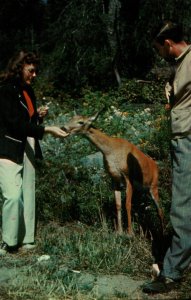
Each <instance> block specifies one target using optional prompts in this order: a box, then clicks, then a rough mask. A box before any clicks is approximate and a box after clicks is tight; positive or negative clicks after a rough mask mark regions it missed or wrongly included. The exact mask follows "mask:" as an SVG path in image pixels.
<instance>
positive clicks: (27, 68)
mask: <svg viewBox="0 0 191 300" xmlns="http://www.w3.org/2000/svg"><path fill="white" fill-rule="evenodd" d="M22 75H23V76H22V77H23V82H24V83H25V84H31V82H32V80H33V78H35V77H36V67H35V65H33V64H29V65H28V64H25V65H24V67H23V74H22Z"/></svg>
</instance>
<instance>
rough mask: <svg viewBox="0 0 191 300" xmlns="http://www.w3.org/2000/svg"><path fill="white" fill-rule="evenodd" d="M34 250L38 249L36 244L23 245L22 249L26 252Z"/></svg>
mask: <svg viewBox="0 0 191 300" xmlns="http://www.w3.org/2000/svg"><path fill="white" fill-rule="evenodd" d="M34 248H36V245H35V244H23V246H22V249H24V250H32V249H34Z"/></svg>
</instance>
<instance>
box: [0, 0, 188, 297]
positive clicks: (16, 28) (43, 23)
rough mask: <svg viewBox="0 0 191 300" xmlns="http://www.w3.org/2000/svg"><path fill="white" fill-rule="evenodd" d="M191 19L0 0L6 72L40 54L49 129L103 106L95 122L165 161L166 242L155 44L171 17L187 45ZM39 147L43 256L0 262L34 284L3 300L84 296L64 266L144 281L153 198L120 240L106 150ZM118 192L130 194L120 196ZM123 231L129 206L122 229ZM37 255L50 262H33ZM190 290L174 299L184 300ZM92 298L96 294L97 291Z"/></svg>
mask: <svg viewBox="0 0 191 300" xmlns="http://www.w3.org/2000/svg"><path fill="white" fill-rule="evenodd" d="M190 15H191V2H190V1H189V0H183V1H178V0H166V1H164V0H160V1H159V0H105V1H104V0H83V1H82V0H70V1H68V0H6V1H4V0H0V44H1V48H0V71H3V70H4V68H5V67H6V64H7V62H8V60H9V58H10V57H11V56H12V55H13V54H14V53H15V52H16V51H17V50H20V49H26V50H28V51H35V52H37V53H38V54H39V56H40V60H41V63H40V68H39V71H38V76H37V78H36V80H35V83H34V89H35V93H36V96H37V99H38V103H39V105H41V104H42V105H46V104H47V103H48V104H49V106H50V108H49V115H48V117H47V118H46V120H45V124H57V125H60V126H62V125H63V124H64V123H65V122H66V121H67V120H68V119H69V118H70V117H71V116H73V114H74V111H75V112H77V113H79V114H84V115H91V114H94V113H95V112H97V111H98V110H100V109H101V108H103V106H104V107H105V110H104V112H102V114H101V115H100V116H99V118H98V119H97V121H96V124H95V126H96V127H98V128H100V129H101V130H103V131H104V132H105V133H107V134H108V135H111V136H117V137H123V138H126V139H128V140H129V141H130V142H132V143H134V144H135V145H137V146H138V147H139V148H141V150H142V151H144V152H145V153H146V154H148V155H150V156H151V157H152V158H153V159H155V160H156V161H157V163H158V165H159V175H160V176H159V195H160V200H161V205H162V207H163V209H164V213H165V219H166V220H165V234H166V236H167V237H169V236H170V234H171V226H170V222H169V210H170V193H171V166H170V149H169V126H168V117H169V116H168V111H166V110H165V109H164V107H165V104H166V99H165V95H164V84H165V81H166V79H167V78H168V76H169V75H170V68H169V66H168V65H167V64H166V62H165V61H164V60H162V59H161V58H159V57H158V56H157V55H156V53H155V51H154V49H153V47H152V40H153V36H154V34H155V33H156V31H157V29H158V28H159V26H160V24H161V22H162V21H164V20H167V19H170V20H173V21H175V22H181V23H182V24H183V27H184V29H185V39H186V40H187V41H188V42H189V41H190V39H191V30H190V29H191V22H190ZM41 146H42V150H43V154H44V160H43V161H39V162H38V164H37V180H36V199H37V212H38V214H37V215H38V225H37V226H38V227H37V242H38V243H37V245H38V247H37V250H36V252H35V253H34V255H33V256H30V257H29V256H28V257H25V256H24V257H22V258H21V257H20V256H19V257H18V261H17V260H13V259H12V261H11V260H6V259H5V261H3V260H2V262H1V266H4V265H7V266H10V265H11V263H12V265H13V266H14V267H15V268H17V266H18V267H20V266H21V265H23V266H24V267H25V266H26V264H27V265H29V267H28V269H25V271H24V272H26V274H27V276H28V274H29V276H31V278H30V280H28V281H23V282H22V283H20V285H19V288H18V283H15V285H13V286H9V290H7V287H6V289H5V290H3V292H2V295H3V293H4V295H5V299H7V295H8V293H9V299H20V298H17V297H21V299H23V298H22V297H25V299H26V297H28V298H27V299H34V291H35V293H36V294H37V295H38V297H37V299H38V300H39V299H41V296H42V299H43V300H44V299H47V298H46V296H47V293H48V295H49V296H53V297H54V296H55V295H56V296H57V297H58V298H56V299H63V295H64V296H65V297H66V299H69V298H67V297H70V296H71V295H75V297H76V298H72V299H78V297H77V296H76V295H77V294H78V290H77V288H76V279H75V278H74V277H73V276H72V278H71V274H69V273H68V272H67V271H66V269H62V268H61V267H63V266H61V265H60V262H61V261H62V262H63V264H64V268H68V269H70V270H71V269H75V270H81V271H88V272H91V273H92V272H93V273H99V274H100V273H102V274H106V273H107V274H126V275H128V276H131V277H133V278H138V279H140V278H141V279H145V278H148V277H149V276H150V269H149V266H150V265H151V264H152V259H153V258H152V255H151V243H150V242H151V241H150V239H146V238H145V232H144V226H145V224H146V223H147V221H148V215H149V222H151V223H152V224H154V225H155V226H156V227H157V224H158V223H157V221H156V211H155V209H154V207H152V205H151V208H150V210H148V212H147V213H145V207H147V206H148V202H145V199H143V198H142V199H141V198H140V200H139V201H138V202H135V203H134V204H135V206H134V207H133V229H134V233H135V236H134V238H133V239H129V238H128V237H127V235H126V234H125V235H122V236H121V237H119V236H116V235H115V234H114V231H115V227H116V211H115V205H114V195H113V192H112V186H111V182H110V178H109V176H108V174H107V173H106V172H105V169H104V166H103V161H102V156H101V153H100V152H99V151H98V150H97V149H96V148H95V147H94V146H93V145H91V144H90V142H89V141H88V140H86V139H84V138H83V137H82V136H70V137H68V138H66V139H64V140H60V139H54V138H52V137H50V136H47V137H45V138H44V139H43V141H41ZM122 194H123V198H124V196H125V192H124V190H122ZM150 204H151V203H149V205H150ZM123 206H124V205H123ZM123 208H124V207H123ZM152 218H153V220H152ZM152 221H153V222H152ZM126 225H127V219H126V213H125V209H124V210H123V226H124V229H125V227H126ZM60 237H62V238H60ZM39 253H42V254H44V253H46V254H48V255H50V257H51V258H52V260H51V261H50V262H49V263H48V264H47V265H45V266H37V265H36V264H33V260H35V259H36V257H35V255H36V256H37V255H38V254H39ZM52 262H53V263H52ZM188 279H189V277H188ZM188 281H189V280H188ZM189 286H190V285H189V283H188V285H187V286H186V287H185V286H184V287H183V289H182V290H180V291H179V292H178V293H177V294H175V295H174V294H173V297H172V298H171V299H187V298H186V296H187V293H188V295H189V291H190V290H189ZM90 293H91V291H90ZM92 293H93V292H92ZM10 295H12V297H13V298H11V297H10ZM40 295H41V296H40ZM183 295H184V297H183ZM30 297H31V298H30ZM71 297H72V296H71ZM92 297H93V298H92ZM145 297H146V296H145ZM2 299H4V298H2ZM64 299H65V298H64ZM79 299H85V298H84V297H83V296H82V298H79ZM88 299H98V298H94V296H92V294H91V296H90V297H89V298H88ZM140 299H141V298H140ZM144 299H146V298H144ZM161 299H162V298H161ZM166 299H167V298H166ZM169 299H170V298H169ZM188 299H189V296H188Z"/></svg>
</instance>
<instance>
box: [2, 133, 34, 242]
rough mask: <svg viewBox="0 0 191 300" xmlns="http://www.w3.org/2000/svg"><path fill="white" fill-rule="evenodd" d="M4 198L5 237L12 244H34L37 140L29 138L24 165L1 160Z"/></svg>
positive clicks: (3, 230) (3, 234)
mask: <svg viewBox="0 0 191 300" xmlns="http://www.w3.org/2000/svg"><path fill="white" fill-rule="evenodd" d="M0 189H1V192H2V196H3V197H2V198H3V207H2V240H3V241H4V242H5V243H7V244H8V245H9V246H16V245H18V244H23V243H33V242H34V235H35V209H36V208H35V159H34V139H33V138H28V139H27V145H26V149H25V154H24V161H23V164H16V163H14V162H12V161H10V160H7V159H0Z"/></svg>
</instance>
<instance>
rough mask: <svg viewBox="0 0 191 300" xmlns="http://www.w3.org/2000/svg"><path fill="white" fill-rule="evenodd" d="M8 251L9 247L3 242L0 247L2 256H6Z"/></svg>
mask: <svg viewBox="0 0 191 300" xmlns="http://www.w3.org/2000/svg"><path fill="white" fill-rule="evenodd" d="M8 250H9V246H8V245H7V244H6V243H5V242H2V243H1V245H0V256H5V255H6V254H7V252H8Z"/></svg>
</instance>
